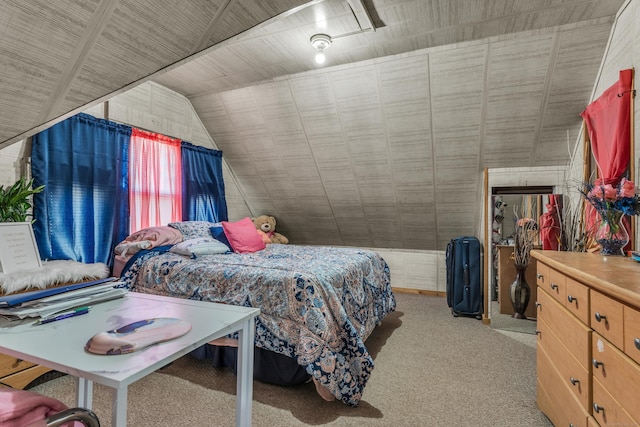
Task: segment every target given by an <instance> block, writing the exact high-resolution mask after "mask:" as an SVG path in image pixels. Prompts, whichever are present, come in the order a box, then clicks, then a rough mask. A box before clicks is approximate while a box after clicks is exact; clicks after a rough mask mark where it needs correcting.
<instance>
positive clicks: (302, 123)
mask: <svg viewBox="0 0 640 427" xmlns="http://www.w3.org/2000/svg"><path fill="white" fill-rule="evenodd" d="M286 81H287V89H288V90H289V93H290V94H291V99H292V100H293V105H294V106H295V108H296V113H297V115H298V119H299V120H300V124H301V125H302V132H303V133H304V136H305V139H306V141H307V145H308V146H309V151H310V153H311V159H312V160H313V164H314V165H315V167H316V173H317V174H318V178H319V180H320V185H321V186H322V191H323V192H324V196H325V197H326V199H327V204H328V205H329V210H330V211H331V215H332V216H333V223H334V225H335V227H336V230H337V231H338V233H339V234H340V238H341V239H342V241H343V242H344V236H343V235H342V232H341V231H340V227H339V226H338V223H337V221H336V212H335V209H334V207H333V203H331V198H330V197H329V192H328V191H327V186H326V184H325V182H324V179H323V178H322V173H320V167H319V166H318V159H317V158H316V153H315V152H314V151H313V145H312V144H311V140H310V138H309V133H308V132H307V127H306V126H305V122H304V120H303V118H302V116H301V114H300V109H299V108H298V103H297V101H296V97H295V92H294V91H293V88H292V87H291V82H292V79H286ZM327 84H328V81H327Z"/></svg>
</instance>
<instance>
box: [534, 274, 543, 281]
mask: <svg viewBox="0 0 640 427" xmlns="http://www.w3.org/2000/svg"><path fill="white" fill-rule="evenodd" d="M536 279H539V280H542V279H544V275H542V274H540V273H538V274H536Z"/></svg>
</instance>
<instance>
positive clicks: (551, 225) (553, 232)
mask: <svg viewBox="0 0 640 427" xmlns="http://www.w3.org/2000/svg"><path fill="white" fill-rule="evenodd" d="M559 215H560V213H559V211H558V201H557V199H556V195H555V194H550V195H549V203H547V211H546V212H545V213H543V214H542V215H540V237H541V240H542V249H549V250H552V251H557V250H558V249H559V247H560V216H559Z"/></svg>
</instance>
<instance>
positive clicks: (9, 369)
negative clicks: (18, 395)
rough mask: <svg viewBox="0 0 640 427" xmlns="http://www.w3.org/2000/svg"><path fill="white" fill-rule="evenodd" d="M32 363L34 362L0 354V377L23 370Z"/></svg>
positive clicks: (32, 364)
mask: <svg viewBox="0 0 640 427" xmlns="http://www.w3.org/2000/svg"><path fill="white" fill-rule="evenodd" d="M34 365H35V364H34V363H31V362H26V361H24V360H21V359H17V358H15V357H13V356H7V355H6V354H0V378H2V377H6V376H7V375H11V374H14V373H16V372H20V371H23V370H25V369H27V368H30V367H31V366H34Z"/></svg>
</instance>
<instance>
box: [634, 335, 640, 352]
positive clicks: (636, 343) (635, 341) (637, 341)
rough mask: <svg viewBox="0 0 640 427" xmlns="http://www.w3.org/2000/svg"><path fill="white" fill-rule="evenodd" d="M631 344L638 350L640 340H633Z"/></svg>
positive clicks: (639, 348)
mask: <svg viewBox="0 0 640 427" xmlns="http://www.w3.org/2000/svg"><path fill="white" fill-rule="evenodd" d="M633 343H634V344H635V345H636V348H637V349H638V350H640V338H636V339H634V340H633Z"/></svg>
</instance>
